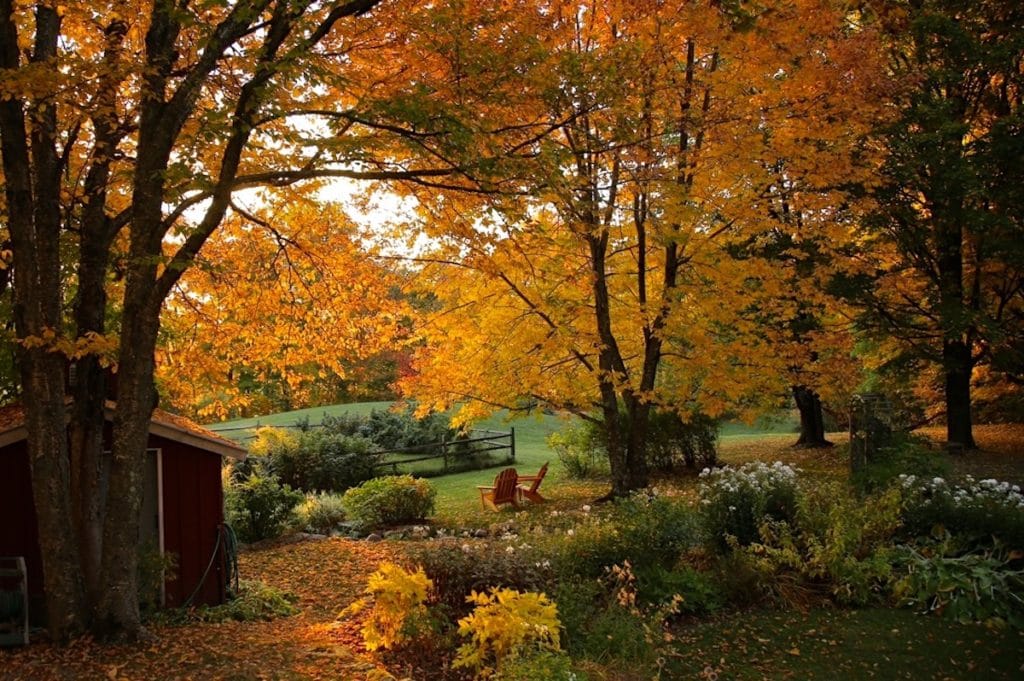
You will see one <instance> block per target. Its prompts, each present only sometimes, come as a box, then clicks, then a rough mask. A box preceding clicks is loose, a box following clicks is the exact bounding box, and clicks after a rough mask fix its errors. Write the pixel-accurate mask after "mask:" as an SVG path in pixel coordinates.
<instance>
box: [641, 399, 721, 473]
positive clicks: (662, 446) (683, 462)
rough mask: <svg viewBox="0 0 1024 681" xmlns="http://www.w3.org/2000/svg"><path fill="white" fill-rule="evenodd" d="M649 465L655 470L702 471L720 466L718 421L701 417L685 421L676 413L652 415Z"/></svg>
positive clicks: (648, 439)
mask: <svg viewBox="0 0 1024 681" xmlns="http://www.w3.org/2000/svg"><path fill="white" fill-rule="evenodd" d="M647 463H648V465H649V466H650V467H651V468H653V469H656V470H660V471H673V470H677V469H679V468H690V469H693V470H700V469H702V468H707V467H712V466H715V465H716V464H717V463H718V421H716V420H715V419H712V418H710V417H707V416H704V415H702V414H691V415H689V417H688V418H686V419H685V420H684V419H683V418H682V417H680V416H679V414H677V413H676V412H674V411H654V412H651V415H650V422H649V424H648V429H647Z"/></svg>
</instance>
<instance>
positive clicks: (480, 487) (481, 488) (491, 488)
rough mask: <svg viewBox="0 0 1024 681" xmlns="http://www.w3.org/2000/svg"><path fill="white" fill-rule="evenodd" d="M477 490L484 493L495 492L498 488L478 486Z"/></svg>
mask: <svg viewBox="0 0 1024 681" xmlns="http://www.w3.org/2000/svg"><path fill="white" fill-rule="evenodd" d="M476 488H477V489H478V490H480V491H481V492H483V491H484V490H495V489H498V488H497V487H488V486H487V485H477V486H476Z"/></svg>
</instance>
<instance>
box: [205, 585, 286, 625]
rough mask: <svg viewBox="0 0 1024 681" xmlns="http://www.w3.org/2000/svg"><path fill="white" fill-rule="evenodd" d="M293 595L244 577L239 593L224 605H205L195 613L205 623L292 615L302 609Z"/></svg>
mask: <svg viewBox="0 0 1024 681" xmlns="http://www.w3.org/2000/svg"><path fill="white" fill-rule="evenodd" d="M298 601H299V599H298V597H297V596H295V595H294V594H291V593H288V592H286V591H281V590H280V589H277V588H274V587H272V586H269V585H268V584H264V583H263V582H259V581H250V580H244V579H243V580H242V581H241V582H240V583H239V590H238V596H237V597H236V598H234V599H233V600H230V601H228V602H227V603H224V604H222V605H216V606H206V605H204V606H202V607H200V608H197V609H196V610H195V612H194V614H193V618H194V619H198V620H200V621H202V622H229V621H232V620H234V621H238V622H257V621H267V620H273V619H277V618H278V617H290V616H291V615H294V614H296V613H297V612H298V611H299V609H298V608H297V607H296V605H295V604H296V603H298Z"/></svg>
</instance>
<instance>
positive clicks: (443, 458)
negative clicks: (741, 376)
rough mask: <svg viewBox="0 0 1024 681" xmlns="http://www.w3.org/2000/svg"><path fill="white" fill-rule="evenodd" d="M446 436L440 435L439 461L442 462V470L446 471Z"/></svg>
mask: <svg viewBox="0 0 1024 681" xmlns="http://www.w3.org/2000/svg"><path fill="white" fill-rule="evenodd" d="M447 440H448V438H447V436H445V435H442V436H441V461H442V462H443V466H444V472H445V473H448V445H447Z"/></svg>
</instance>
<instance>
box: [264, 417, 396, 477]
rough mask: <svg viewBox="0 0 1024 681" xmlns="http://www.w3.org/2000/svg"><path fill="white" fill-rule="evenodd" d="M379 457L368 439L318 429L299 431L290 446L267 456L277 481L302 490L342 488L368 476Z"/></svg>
mask: <svg viewBox="0 0 1024 681" xmlns="http://www.w3.org/2000/svg"><path fill="white" fill-rule="evenodd" d="M261 432H262V431H261ZM380 461H381V456H380V454H378V453H377V452H376V450H375V447H374V444H373V442H372V441H370V440H368V439H366V438H364V437H359V436H348V435H339V434H336V433H331V432H328V431H325V430H320V429H316V430H309V431H306V432H303V433H300V434H299V437H298V438H297V440H296V441H295V446H294V447H281V448H279V449H277V450H276V451H275V452H274V453H273V454H272V455H271V457H270V464H271V467H272V468H273V470H274V472H275V473H276V474H277V475H278V476H279V477H280V478H281V482H283V483H285V484H288V485H291V486H292V487H294V488H295V489H301V490H304V491H306V492H344V491H345V490H347V489H348V488H350V487H354V486H355V485H358V484H359V483H361V482H363V481H365V480H369V479H370V478H372V477H373V475H374V469H375V467H376V465H377V464H379V463H380Z"/></svg>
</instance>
